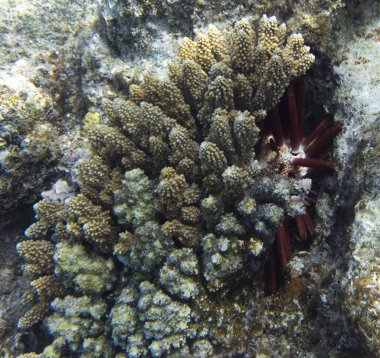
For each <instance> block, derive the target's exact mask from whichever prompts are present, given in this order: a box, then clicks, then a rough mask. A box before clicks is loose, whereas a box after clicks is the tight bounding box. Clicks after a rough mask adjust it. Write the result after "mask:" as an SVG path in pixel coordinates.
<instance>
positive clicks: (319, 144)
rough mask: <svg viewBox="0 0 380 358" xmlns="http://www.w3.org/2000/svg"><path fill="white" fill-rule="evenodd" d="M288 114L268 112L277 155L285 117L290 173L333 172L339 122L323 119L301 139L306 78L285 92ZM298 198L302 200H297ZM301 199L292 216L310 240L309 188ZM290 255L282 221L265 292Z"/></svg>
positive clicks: (282, 272)
mask: <svg viewBox="0 0 380 358" xmlns="http://www.w3.org/2000/svg"><path fill="white" fill-rule="evenodd" d="M285 98H286V100H287V106H286V107H287V108H286V110H287V111H288V113H285V114H284V115H283V114H281V111H280V109H279V108H280V107H279V106H276V107H275V108H273V109H272V110H271V112H270V114H269V118H270V127H271V128H270V129H271V132H272V135H273V137H274V140H272V141H271V147H274V148H273V149H274V150H275V151H276V153H277V154H278V153H279V152H280V148H281V147H283V146H285V145H286V144H285V143H286V139H287V138H286V137H285V131H284V128H285V127H284V126H286V123H285V122H284V120H283V118H288V126H289V131H288V137H289V138H288V139H289V142H290V147H291V151H292V153H293V154H294V155H295V157H294V158H293V159H292V160H291V164H292V166H293V170H292V173H297V172H298V171H299V168H300V167H305V168H308V169H307V171H306V172H305V173H304V177H313V176H314V175H315V174H318V173H320V172H321V171H326V170H327V171H333V170H335V165H334V163H332V162H331V161H330V158H331V152H332V150H331V145H332V141H333V139H334V138H335V137H336V135H337V134H338V133H339V132H340V130H341V128H342V125H341V124H335V125H333V124H332V122H330V121H328V120H327V119H326V118H324V119H322V120H321V121H320V123H319V124H318V125H317V126H316V127H315V128H314V129H313V130H312V132H311V133H310V134H309V136H308V137H307V138H303V132H304V122H305V118H304V117H305V80H304V78H303V77H302V78H299V79H298V80H296V81H295V82H293V83H291V84H290V85H289V87H288V89H287V91H286V95H285ZM301 149H302V150H303V151H304V157H299V156H298V153H300V150H301ZM300 200H301V199H300ZM302 200H303V202H304V204H305V206H306V210H305V213H304V214H302V215H297V216H296V217H295V218H294V222H295V226H296V229H297V234H298V237H299V239H300V240H301V241H305V240H307V239H309V238H310V237H311V236H313V235H314V233H315V226H314V224H313V221H312V218H311V215H310V212H309V209H308V207H310V206H312V205H314V204H315V202H316V193H315V192H314V191H311V192H310V193H309V194H308V195H307V196H306V197H304V198H303V199H302ZM291 256H292V248H291V241H290V232H289V228H288V225H287V223H283V224H282V225H281V226H280V227H279V228H278V229H277V231H276V235H275V241H274V246H273V247H272V249H271V250H270V261H269V265H268V275H267V291H268V293H269V294H274V293H276V292H277V290H278V287H279V284H280V283H281V282H283V281H284V279H285V271H286V266H287V264H288V262H289V261H290V259H291Z"/></svg>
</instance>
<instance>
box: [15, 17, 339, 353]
mask: <svg viewBox="0 0 380 358" xmlns="http://www.w3.org/2000/svg"><path fill="white" fill-rule="evenodd" d="M286 38H287V39H286ZM256 39H257V40H256ZM313 59H314V57H313V55H312V54H310V53H309V48H308V47H307V46H304V43H303V38H302V36H301V35H300V34H291V35H289V36H288V37H287V33H286V27H285V25H279V24H278V23H277V20H276V18H274V17H271V18H268V17H267V16H263V17H262V19H261V20H260V24H259V28H258V31H257V34H256V33H255V31H254V28H253V26H252V25H251V23H250V21H249V20H241V21H238V22H237V23H236V24H235V25H234V26H232V27H231V29H230V30H228V31H225V32H224V33H222V32H221V31H219V30H218V29H217V28H216V27H214V26H210V27H209V28H208V29H207V30H205V31H204V32H201V33H199V34H198V36H197V37H196V38H195V40H194V41H192V40H190V39H185V40H184V41H183V45H182V49H181V51H180V56H179V61H178V62H176V63H174V64H172V65H171V67H170V70H169V74H168V77H167V78H164V79H157V78H155V77H153V76H151V75H146V76H145V77H144V78H143V79H142V81H141V82H140V83H135V84H133V85H132V86H131V87H130V92H129V96H128V98H121V97H120V98H115V99H105V101H104V112H105V113H106V116H107V118H106V119H105V120H103V121H101V120H98V119H97V120H93V121H91V120H87V121H86V123H85V130H86V138H87V141H88V144H89V151H90V154H89V156H88V157H87V158H85V159H83V160H82V161H81V162H80V163H78V165H77V167H76V169H77V170H76V172H75V177H74V180H75V181H76V182H77V183H78V184H79V186H80V193H78V194H77V195H76V196H73V197H69V198H67V199H66V200H65V201H64V202H54V201H53V202H47V201H42V202H40V203H39V204H37V205H36V218H37V220H38V221H37V222H36V223H35V224H33V225H32V226H31V227H30V228H29V229H28V230H27V232H26V234H27V236H29V237H30V238H33V239H37V238H42V237H43V238H47V237H48V236H49V235H50V234H52V233H54V242H55V247H54V246H53V244H50V245H51V247H50V249H51V250H53V249H54V250H55V253H51V252H50V251H49V253H50V259H51V257H54V261H49V265H51V266H49V267H48V268H49V270H51V269H52V268H53V265H54V268H55V274H56V275H57V277H58V278H59V279H60V280H61V281H62V282H63V283H64V288H65V289H66V294H67V295H66V297H65V298H64V299H62V300H60V299H56V300H55V301H54V302H53V304H52V308H53V310H54V311H55V313H54V314H53V316H50V317H49V318H48V319H47V325H48V327H49V329H50V331H51V332H52V334H53V335H54V336H55V338H56V340H55V341H54V342H56V343H57V344H53V346H54V349H58V350H59V349H60V348H59V347H66V348H67V347H69V349H70V350H71V351H72V352H73V353H74V354H80V353H86V352H87V351H89V352H94V353H93V354H94V356H97V353H96V352H98V349H99V347H104V349H105V350H107V351H108V349H109V347H110V346H109V344H110V342H109V341H107V339H108V338H106V337H109V336H107V335H105V336H104V337H105V338H104V339H105V340H106V341H104V342H103V341H102V342H100V343H101V344H103V346H102V345H100V346H99V345H98V343H99V342H98V340H99V337H100V336H101V335H102V334H103V333H105V332H106V330H107V329H108V328H107V327H105V328H104V330H103V328H102V329H100V330H98V328H99V327H98V326H99V322H98V321H99V317H95V316H94V315H93V314H92V313H91V312H90V313H89V314H88V313H86V312H81V311H77V310H76V311H75V312H74V313H73V312H72V311H71V310H68V309H66V308H65V307H66V306H68V307H71V306H72V305H74V306H77V305H78V303H79V302H81V301H86V300H87V301H88V306H89V307H88V308H89V309H91V307H92V305H94V304H95V305H96V304H101V305H102V307H104V306H103V303H104V304H109V305H112V304H113V297H114V296H115V297H116V296H118V298H116V303H115V304H114V307H113V309H112V310H111V315H110V317H111V320H110V325H111V329H112V340H113V344H114V345H116V346H117V347H119V348H120V349H122V350H124V352H126V353H127V354H128V356H130V357H140V356H146V355H147V354H150V355H151V356H154V357H158V356H163V355H170V354H176V353H178V354H180V355H181V354H182V355H196V356H197V354H199V356H212V354H213V350H214V347H221V346H222V347H228V348H229V349H231V351H234V348H233V347H232V346H233V344H232V343H231V342H233V338H232V337H233V335H234V333H233V332H237V331H239V332H240V331H243V330H244V323H243V321H242V320H241V319H239V318H237V317H238V316H239V315H241V312H242V311H243V308H241V305H242V302H247V301H248V299H247V297H251V294H252V293H251V291H252V287H255V288H256V289H258V288H260V289H261V290H259V292H261V294H263V293H262V292H263V291H264V290H263V289H262V288H263V280H262V276H263V270H264V269H265V266H266V264H267V262H268V261H271V260H272V261H273V260H275V259H276V257H275V256H274V254H273V253H272V252H273V243H274V241H275V240H276V241H275V245H277V246H280V249H279V250H278V253H279V255H280V258H279V259H278V261H279V262H280V266H281V272H282V273H284V271H285V266H286V264H287V260H288V259H289V257H290V255H291V251H290V241H289V240H290V239H289V238H288V236H286V234H284V233H279V230H280V229H281V227H282V226H281V225H282V223H283V221H284V220H287V219H289V218H294V217H295V218H296V221H297V222H298V221H300V219H299V218H300V217H301V218H303V219H301V220H303V221H302V222H303V223H304V226H302V225H298V231H299V233H300V235H301V238H303V232H304V231H305V230H309V229H310V228H309V227H308V224H307V223H308V220H309V216H308V214H307V212H306V210H305V205H306V204H305V202H304V201H303V200H296V203H295V202H294V200H293V198H305V200H306V194H307V193H308V192H309V191H310V188H311V181H310V179H305V178H303V177H302V175H294V176H293V177H289V175H288V174H289V173H288V171H289V170H290V169H291V168H293V166H312V164H313V165H314V164H318V167H322V168H324V167H326V166H327V167H329V168H330V167H331V163H329V164H328V165H327V164H326V165H321V161H323V159H321V160H320V159H316V158H314V156H315V155H317V154H319V153H320V150H321V149H322V147H324V146H325V144H327V142H329V140H331V138H332V134H331V133H332V132H334V130H332V132H331V131H330V130H328V133H330V132H331V133H330V134H331V135H330V134H326V133H325V134H322V133H321V132H318V133H317V134H315V133H314V134H311V136H310V139H309V140H308V142H309V148H308V150H307V153H308V156H309V157H308V158H295V159H294V158H293V157H292V155H291V154H289V155H288V154H287V153H285V154H284V153H282V152H281V148H282V145H284V144H285V139H286V138H285V137H286V135H287V134H286V135H285V133H284V132H283V131H281V130H280V128H281V125H282V122H281V120H279V119H278V118H277V117H276V116H275V113H276V108H277V107H275V106H276V105H278V104H279V102H280V99H281V97H282V96H283V94H284V92H285V89H286V88H289V90H288V92H287V96H288V102H287V103H288V104H289V111H290V115H289V121H290V122H291V123H292V125H291V131H290V142H291V149H292V150H294V151H295V150H299V148H298V147H299V145H300V143H301V139H300V138H301V136H302V133H301V131H300V130H299V127H300V126H301V124H300V123H301V116H302V120H303V114H302V105H301V104H300V103H301V102H300V101H299V102H300V103H297V104H296V105H295V104H294V103H293V102H294V101H296V99H295V97H294V95H293V94H292V91H294V89H293V81H294V80H295V79H296V78H297V77H299V76H301V75H303V74H304V73H305V72H306V70H307V69H308V68H309V66H310V65H311V63H312V62H313ZM289 85H290V87H289ZM296 90H298V88H297V89H296ZM301 97H302V96H298V97H297V100H298V98H301ZM292 101H293V102H292ZM273 107H274V108H275V109H272V108H273ZM270 110H271V112H270V113H271V115H270V116H267V112H268V111H270ZM297 111H298V112H297ZM296 112H297V113H299V117H297V118H300V119H299V120H298V119H297V118H296V120H294V113H296ZM276 118H277V119H276ZM87 119H90V118H87ZM276 120H277V122H276ZM293 122H294V123H293ZM271 125H272V127H271ZM271 128H272V130H271ZM270 131H272V132H273V136H274V137H275V140H274V145H273V143H272V142H273V140H272V142H271V141H270V137H268V135H269V133H270ZM334 133H335V132H334ZM271 143H272V146H271ZM304 144H305V142H304ZM315 160H317V162H315ZM122 173H124V174H122ZM301 174H305V173H301ZM306 174H307V175H311V172H310V171H308V172H307V173H306ZM279 227H280V229H279ZM305 228H306V229H305ZM309 231H310V230H309ZM276 232H277V235H276ZM284 238H285V239H286V240H287V241H286V243H285V244H284ZM26 242H28V241H26ZM43 242H47V243H49V242H48V241H43ZM20 245H21V247H22V245H25V246H26V245H27V244H24V243H22V244H20ZM281 245H282V246H281ZM264 253H269V255H265V254H264ZM284 253H285V254H286V255H287V256H286V257H283V256H284ZM21 254H22V255H23V256H24V257H25V258H26V260H28V254H27V253H21ZM112 255H115V256H116V257H115V258H117V259H118V261H119V262H120V263H121V264H123V265H122V266H123V267H122V268H119V267H118V266H117V265H116V260H115V261H114V258H113V256H112ZM273 265H276V263H274V264H273ZM273 265H272V266H271V269H272V271H270V274H269V277H270V279H271V281H270V282H272V281H276V280H277V278H276V277H275V276H274V275H273V274H272V273H271V272H273V268H274V269H276V268H275V266H273ZM117 268H119V271H121V272H122V275H120V276H121V277H117V276H116V275H115V272H116V269H117ZM116 280H118V283H119V284H118V285H117V286H118V287H117V288H116V287H115V286H114V285H113V283H114V281H116ZM239 285H240V286H241V287H243V289H237V287H238V286H239ZM271 287H272V288H273V287H274V286H270V288H271ZM270 291H274V290H271V289H270ZM72 292H74V293H75V297H72V296H70V295H69V294H70V293H72ZM108 292H113V295H109V296H107V294H108ZM90 295H91V296H90ZM107 297H108V298H107ZM103 300H106V302H104V301H103ZM87 301H86V302H87ZM99 302H100V303H99ZM103 313H104V312H103V310H102V314H103ZM77 316H79V317H80V318H78V317H77ZM240 317H241V316H240ZM59 322H62V325H61V324H60V323H59ZM70 322H72V324H74V323H75V322H76V323H75V324H78V325H79V328H78V335H77V336H75V337H71V336H70V334H69V333H70V332H68V333H67V334H65V331H66V329H67V325H70V324H71V323H70ZM86 327H88V329H89V333H88V332H87V333H83V332H82V331H83V329H84V330H86V329H85V328H86ZM93 327H95V328H96V329H95V331H94V333H92V331H93V329H92V328H93ZM64 337H65V338H64ZM70 337H71V338H70ZM63 339H65V342H63V343H62V342H61V341H62V340H63ZM57 340H58V341H57ZM241 340H242V341H244V338H241ZM59 342H61V346H59V344H58V343H59ZM100 343H99V344H100ZM239 344H243V343H241V342H240V343H239ZM88 347H90V348H88ZM62 349H63V348H62Z"/></svg>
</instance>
